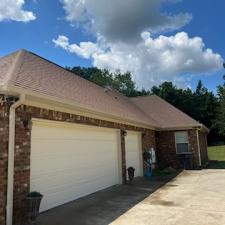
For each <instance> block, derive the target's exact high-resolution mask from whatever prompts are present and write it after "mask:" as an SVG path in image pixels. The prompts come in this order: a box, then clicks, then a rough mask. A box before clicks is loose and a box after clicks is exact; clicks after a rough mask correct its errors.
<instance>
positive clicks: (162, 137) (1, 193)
mask: <svg viewBox="0 0 225 225" xmlns="http://www.w3.org/2000/svg"><path fill="white" fill-rule="evenodd" d="M8 114H9V105H6V104H1V105H0V178H1V179H0V197H1V198H0V225H5V204H6V182H7V150H8ZM31 118H39V119H47V120H55V121H65V122H71V123H79V124H86V125H92V126H100V127H108V128H115V129H120V130H121V154H122V159H123V163H122V172H123V182H125V181H126V162H125V158H126V156H125V140H124V135H123V132H122V131H123V130H133V131H138V132H142V133H143V135H142V146H143V150H144V149H149V148H150V147H154V148H156V150H157V156H158V159H159V162H160V165H161V167H163V166H167V165H172V166H174V167H178V166H179V159H178V157H177V155H176V150H175V139H174V132H173V131H164V132H155V131H153V130H149V129H145V128H140V127H136V126H131V125H125V124H121V123H117V122H109V121H104V120H99V119H93V118H88V117H84V116H79V115H73V114H70V113H62V112H57V111H53V110H47V109H41V108H37V107H30V106H21V107H19V108H18V109H17V112H16V137H15V142H16V143H15V175H14V224H15V225H22V224H24V220H25V217H26V215H25V212H26V202H25V198H26V195H27V194H28V192H29V189H30V143H31V130H29V129H27V128H25V127H24V121H26V120H30V119H31ZM196 134H197V133H196V131H195V130H191V131H189V142H190V149H191V151H192V152H193V157H194V164H196V165H198V154H197V151H196V149H197V139H196Z"/></svg>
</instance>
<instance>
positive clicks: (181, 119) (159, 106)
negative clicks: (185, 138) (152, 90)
mask: <svg viewBox="0 0 225 225" xmlns="http://www.w3.org/2000/svg"><path fill="white" fill-rule="evenodd" d="M131 100H132V101H133V102H134V103H135V104H136V105H137V106H138V107H139V108H141V109H142V110H143V111H144V112H145V113H146V114H147V115H148V116H149V117H150V118H152V119H153V120H155V121H157V123H159V124H160V126H161V127H162V128H182V127H196V126H201V124H200V123H198V122H197V121H196V120H194V119H192V118H191V117H190V116H188V115H186V114H185V113H183V112H182V111H180V110H179V109H177V108H175V107H174V106H172V105H171V104H169V103H168V102H166V101H165V100H163V99H162V98H160V97H158V96H157V95H151V96H144V97H136V98H131Z"/></svg>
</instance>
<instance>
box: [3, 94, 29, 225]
mask: <svg viewBox="0 0 225 225" xmlns="http://www.w3.org/2000/svg"><path fill="white" fill-rule="evenodd" d="M24 101H25V95H21V96H20V99H19V100H18V101H17V102H15V103H14V104H13V105H11V107H10V113H9V144H8V178H7V203H6V224H7V225H12V221H13V189H14V151H15V118H16V108H18V107H19V106H20V105H22V104H23V102H24Z"/></svg>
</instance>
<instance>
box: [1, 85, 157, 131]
mask: <svg viewBox="0 0 225 225" xmlns="http://www.w3.org/2000/svg"><path fill="white" fill-rule="evenodd" d="M0 93H2V94H6V95H13V96H18V95H20V94H25V95H28V96H32V97H36V98H39V99H46V100H49V101H51V102H54V103H56V104H57V103H58V104H62V103H63V104H65V105H68V106H72V107H74V108H76V109H78V110H82V111H84V112H88V113H91V114H96V115H99V116H103V117H107V118H109V119H108V121H110V118H112V119H118V120H123V121H124V122H127V123H132V124H135V126H136V127H140V128H146V129H151V130H155V129H156V127H155V126H153V125H150V124H147V123H144V122H140V121H135V120H130V119H125V118H123V117H119V116H115V115H111V114H106V113H102V112H98V111H95V110H93V109H89V108H86V107H83V106H82V105H79V104H77V103H74V102H73V101H69V100H64V99H60V98H57V97H53V96H49V95H46V94H40V93H37V92H34V91H31V90H28V89H26V90H25V89H23V88H20V87H15V86H12V85H3V86H2V87H1V86H0Z"/></svg>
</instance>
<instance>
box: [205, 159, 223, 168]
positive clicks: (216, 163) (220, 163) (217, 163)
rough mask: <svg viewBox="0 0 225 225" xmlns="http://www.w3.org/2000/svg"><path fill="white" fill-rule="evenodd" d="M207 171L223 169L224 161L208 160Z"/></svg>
mask: <svg viewBox="0 0 225 225" xmlns="http://www.w3.org/2000/svg"><path fill="white" fill-rule="evenodd" d="M207 169H225V161H218V160H210V161H209V165H208V166H207Z"/></svg>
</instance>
